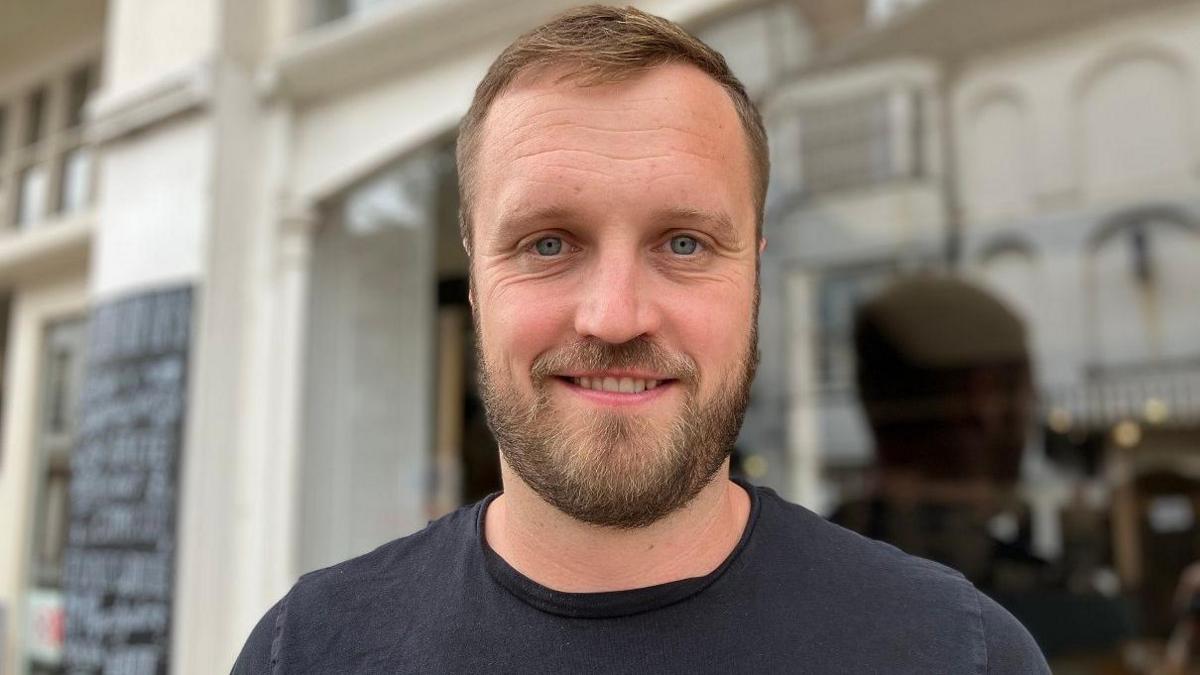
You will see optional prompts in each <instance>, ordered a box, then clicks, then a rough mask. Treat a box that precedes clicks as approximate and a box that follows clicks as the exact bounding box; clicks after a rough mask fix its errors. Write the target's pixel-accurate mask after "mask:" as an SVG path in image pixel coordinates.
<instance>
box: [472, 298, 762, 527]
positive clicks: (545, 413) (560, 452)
mask: <svg viewBox="0 0 1200 675" xmlns="http://www.w3.org/2000/svg"><path fill="white" fill-rule="evenodd" d="M755 304H756V305H757V303H755ZM755 314H757V312H755ZM756 324H757V321H756V320H754V321H752V322H751V328H750V331H749V334H748V336H747V337H748V339H747V343H746V346H745V348H744V349H743V350H742V353H741V354H739V355H738V359H737V361H736V362H735V363H734V364H733V365H732V368H731V369H730V372H729V373H727V374H726V377H728V378H729V382H728V383H727V384H724V385H723V386H719V387H717V388H716V393H715V394H713V396H712V397H711V400H710V401H707V402H701V401H700V400H699V398H698V391H699V385H700V377H699V372H698V369H697V367H696V365H695V363H694V362H693V361H692V360H691V359H690V358H688V357H686V356H684V355H682V354H674V353H671V352H669V351H667V350H666V349H665V348H663V347H662V346H660V345H658V344H657V343H655V342H653V341H651V340H649V339H647V338H640V337H639V338H636V339H634V340H631V341H629V342H625V343H623V344H610V343H606V342H603V341H600V340H597V339H595V338H583V339H581V340H579V341H577V342H574V343H572V344H569V345H566V346H564V347H562V348H559V349H556V350H553V351H550V352H547V353H545V354H542V355H541V356H539V357H538V358H537V359H536V360H535V361H534V363H533V366H532V367H531V369H530V376H531V380H532V383H533V387H534V395H533V397H529V396H527V395H524V394H522V393H521V392H519V391H518V390H517V388H516V387H515V386H514V382H513V381H512V380H511V379H510V378H505V377H504V375H503V373H502V371H501V370H500V369H499V368H498V367H497V365H496V364H491V363H489V362H488V360H487V359H486V356H485V350H484V349H483V347H482V335H481V334H480V331H479V322H478V321H476V324H475V325H476V345H477V349H478V352H479V361H478V362H479V363H480V364H481V368H480V371H479V384H480V392H481V395H482V397H483V403H484V408H485V410H486V412H487V419H488V424H489V426H490V427H491V429H492V433H493V434H494V435H495V437H496V440H497V442H498V444H499V446H500V452H501V453H502V454H503V456H504V459H505V461H506V462H507V464H508V466H509V467H510V468H511V469H512V471H513V472H514V473H515V474H516V475H517V476H519V477H520V478H521V480H523V481H524V482H525V483H526V484H527V485H528V486H529V487H530V488H531V489H532V490H533V491H534V492H535V493H536V494H537V495H538V496H539V497H541V499H542V500H544V501H545V502H546V503H548V504H550V505H551V506H553V507H555V508H557V509H558V510H559V511H561V512H563V513H565V514H566V515H568V516H570V517H572V518H574V519H576V520H579V521H582V522H585V523H591V524H593V525H600V526H605V527H613V528H619V529H633V528H640V527H645V526H647V525H650V524H652V523H655V522H658V521H659V520H661V519H662V518H664V517H666V516H667V515H669V514H671V513H673V512H675V511H676V510H678V509H680V508H682V507H683V506H685V505H686V504H687V503H688V502H690V501H691V500H692V499H693V498H694V497H695V496H696V495H697V494H698V493H699V492H700V491H701V490H702V489H703V488H704V487H705V486H706V485H708V484H709V483H710V482H712V480H713V478H714V477H715V476H716V475H717V472H718V471H720V469H721V467H722V465H723V464H724V463H725V460H726V459H727V458H728V457H729V455H730V453H731V452H732V450H733V444H734V441H735V440H736V439H737V435H738V431H739V430H740V429H741V426H742V420H743V417H744V416H745V412H746V406H747V404H748V403H749V400H750V383H751V382H752V381H753V379H754V374H755V371H756V369H757V366H758V339H757V332H756V330H755V325H756ZM621 368H640V369H646V370H649V371H650V372H654V373H657V374H660V375H662V376H664V377H666V378H670V379H672V380H674V382H672V383H671V385H670V386H673V387H680V389H681V391H680V392H679V393H680V394H681V395H682V397H683V401H682V403H681V405H680V406H679V409H678V410H677V411H676V412H675V413H674V414H673V416H672V417H670V418H669V419H667V420H662V419H654V418H652V417H650V416H648V415H645V414H639V413H630V412H623V411H613V410H597V411H585V410H581V409H579V408H572V409H565V408H564V407H563V406H561V405H557V404H556V403H555V402H554V401H553V400H552V391H551V388H552V387H554V386H556V385H557V383H556V382H554V380H555V379H556V378H555V373H562V372H570V371H576V372H578V371H584V372H586V371H603V370H614V369H621ZM660 386H661V385H660Z"/></svg>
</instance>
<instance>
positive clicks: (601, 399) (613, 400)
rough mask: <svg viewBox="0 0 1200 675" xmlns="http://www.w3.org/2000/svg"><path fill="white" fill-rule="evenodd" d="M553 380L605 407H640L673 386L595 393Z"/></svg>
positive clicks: (670, 381) (592, 390)
mask: <svg viewBox="0 0 1200 675" xmlns="http://www.w3.org/2000/svg"><path fill="white" fill-rule="evenodd" d="M555 380H556V381H557V382H558V383H559V384H561V385H562V386H564V387H566V388H567V389H568V390H569V391H571V392H573V393H575V394H577V395H579V396H582V397H583V398H585V399H587V400H589V401H592V402H593V403H598V404H600V405H606V406H625V405H640V404H643V403H649V402H650V401H654V400H656V399H658V398H660V397H662V396H664V395H665V394H666V393H667V390H668V389H670V388H671V387H674V386H675V382H674V381H673V380H668V381H666V382H660V383H659V385H658V386H657V387H655V388H653V389H646V390H644V391H638V392H628V393H622V392H619V391H596V390H595V389H585V388H583V387H581V386H579V385H577V384H575V383H574V382H571V381H570V380H564V379H562V378H555Z"/></svg>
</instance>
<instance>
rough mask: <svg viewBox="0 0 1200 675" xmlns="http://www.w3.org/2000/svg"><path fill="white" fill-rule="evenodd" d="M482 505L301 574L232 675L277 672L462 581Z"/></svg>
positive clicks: (254, 633) (249, 642)
mask: <svg viewBox="0 0 1200 675" xmlns="http://www.w3.org/2000/svg"><path fill="white" fill-rule="evenodd" d="M478 508H479V504H474V505H470V506H464V507H462V508H460V509H458V510H457V511H454V512H453V513H450V514H448V515H446V516H444V517H442V518H439V519H438V520H435V521H433V522H431V523H429V524H428V525H427V526H426V527H425V528H424V529H422V530H421V531H419V532H416V533H414V534H412V535H409V536H407V537H403V538H400V539H396V540H393V541H391V542H388V543H386V544H384V545H382V546H380V547H378V548H376V549H375V550H373V551H371V552H370V553H366V554H364V555H361V556H358V557H355V558H351V559H350V560H346V561H344V562H341V563H338V564H336V565H333V566H330V567H326V568H323V569H319V570H315V571H312V572H309V573H307V574H305V575H303V576H301V577H300V579H299V580H298V581H297V582H296V583H295V584H294V585H293V586H292V588H291V590H290V591H288V593H287V595H286V596H284V597H283V599H281V600H280V601H279V602H277V603H276V604H275V605H274V606H273V607H271V609H269V610H268V611H267V613H266V614H265V615H264V616H263V618H262V619H261V620H260V621H259V622H258V624H257V625H256V626H255V627H254V629H253V631H252V632H251V634H250V636H249V638H248V639H247V641H246V643H245V646H244V647H243V648H242V652H241V654H240V656H239V657H238V660H237V663H236V664H235V665H234V668H233V672H234V673H238V674H240V673H268V672H272V669H273V668H276V667H277V666H276V664H277V662H279V661H280V659H282V658H283V657H282V654H284V653H288V654H291V655H292V656H294V655H295V652H296V650H297V649H300V650H301V651H310V650H311V651H315V649H313V648H315V647H316V646H323V647H324V648H329V647H330V646H332V642H334V641H336V640H337V639H339V638H338V637H337V634H339V633H343V634H344V633H345V632H346V629H347V628H348V627H352V626H355V625H357V624H360V623H362V622H363V621H364V619H365V618H367V617H370V616H372V615H374V614H377V613H380V612H386V613H389V614H391V613H393V612H395V611H396V610H397V608H403V607H406V606H417V605H419V604H420V603H423V602H428V601H429V600H430V598H429V597H426V596H436V595H437V594H438V593H439V592H440V591H441V589H443V588H445V587H446V585H447V584H449V585H454V584H455V583H457V582H456V581H455V579H456V577H457V576H461V574H462V571H463V568H464V566H465V565H466V560H467V558H468V556H469V555H470V551H471V550H472V545H473V543H474V541H475V538H474V533H475V522H476V521H475V519H476V517H477V515H478ZM434 601H436V598H434ZM398 614H399V615H404V614H405V613H404V612H403V611H400V612H398Z"/></svg>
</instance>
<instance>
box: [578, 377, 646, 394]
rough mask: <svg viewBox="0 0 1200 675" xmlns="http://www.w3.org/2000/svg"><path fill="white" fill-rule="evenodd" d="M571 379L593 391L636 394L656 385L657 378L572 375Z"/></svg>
mask: <svg viewBox="0 0 1200 675" xmlns="http://www.w3.org/2000/svg"><path fill="white" fill-rule="evenodd" d="M571 381H572V382H574V383H575V384H577V385H579V386H580V387H583V388H584V389H591V390H593V391H611V392H616V393H622V394H637V393H641V392H643V391H646V390H647V389H653V388H655V387H657V386H658V384H659V381H658V380H642V379H637V378H632V377H573V378H571Z"/></svg>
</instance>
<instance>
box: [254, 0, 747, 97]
mask: <svg viewBox="0 0 1200 675" xmlns="http://www.w3.org/2000/svg"><path fill="white" fill-rule="evenodd" d="M578 4H579V3H578V2H573V1H571V0H512V1H510V2H504V3H497V2H495V1H494V0H408V1H407V2H395V3H391V4H386V5H384V6H382V7H380V8H378V9H376V10H374V11H370V12H365V13H364V14H363V15H362V16H357V17H354V16H352V17H349V18H346V19H342V20H339V21H335V22H333V23H330V24H329V25H327V26H321V27H317V28H313V29H310V30H308V31H306V32H303V33H301V34H300V35H298V36H296V38H295V39H294V40H292V41H291V42H290V43H288V44H287V45H286V46H285V47H284V49H283V50H282V52H281V53H280V54H279V55H278V56H277V57H276V58H275V59H274V60H273V61H271V62H270V63H269V64H267V65H266V66H265V67H264V68H263V69H262V70H261V71H260V73H259V86H260V89H261V91H262V93H263V95H264V97H267V98H271V97H282V98H285V99H290V100H292V101H293V102H298V103H303V102H305V101H307V100H312V99H317V98H321V97H324V96H328V95H331V94H336V93H338V92H340V91H343V90H345V89H347V88H350V87H353V86H356V85H363V84H366V83H369V82H372V81H375V80H378V79H381V78H383V77H394V76H395V75H396V74H397V73H402V72H405V71H411V70H415V69H418V68H421V67H423V66H428V65H429V64H431V63H436V62H437V61H438V60H439V59H444V58H445V57H446V56H447V55H454V54H458V53H461V52H463V51H470V50H471V49H473V48H474V47H476V46H477V45H479V44H480V43H483V42H488V41H491V40H498V41H507V40H510V39H512V38H514V37H516V36H517V35H518V34H519V33H521V32H522V31H524V30H527V29H528V28H529V27H530V26H534V25H536V24H537V23H538V22H540V21H543V20H545V19H546V18H548V17H550V16H552V15H554V14H556V13H558V12H562V11H564V10H567V9H570V8H571V7H575V6H577V5H578ZM630 4H633V5H637V6H640V7H643V8H644V9H646V10H647V11H650V12H653V13H657V14H661V15H662V16H666V17H668V18H670V19H672V20H675V21H680V22H688V21H690V20H694V19H696V18H697V17H703V16H706V15H709V14H712V13H714V12H718V11H721V10H723V9H726V8H727V7H728V6H729V5H730V0H646V1H643V2H637V1H634V2H631V3H630Z"/></svg>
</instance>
